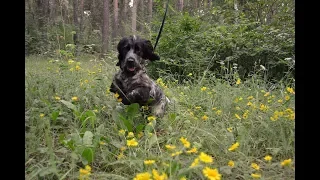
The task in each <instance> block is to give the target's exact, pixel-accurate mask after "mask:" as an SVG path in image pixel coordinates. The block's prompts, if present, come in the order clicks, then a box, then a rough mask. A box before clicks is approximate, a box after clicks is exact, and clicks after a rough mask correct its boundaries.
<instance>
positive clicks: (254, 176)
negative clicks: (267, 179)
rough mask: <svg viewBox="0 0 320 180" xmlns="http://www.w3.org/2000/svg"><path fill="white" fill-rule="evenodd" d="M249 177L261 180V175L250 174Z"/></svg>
mask: <svg viewBox="0 0 320 180" xmlns="http://www.w3.org/2000/svg"><path fill="white" fill-rule="evenodd" d="M251 177H253V178H261V174H258V173H252V174H251Z"/></svg>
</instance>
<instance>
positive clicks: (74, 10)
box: [73, 0, 79, 56]
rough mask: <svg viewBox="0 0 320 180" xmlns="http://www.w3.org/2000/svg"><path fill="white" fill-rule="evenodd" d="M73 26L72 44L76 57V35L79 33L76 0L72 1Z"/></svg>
mask: <svg viewBox="0 0 320 180" xmlns="http://www.w3.org/2000/svg"><path fill="white" fill-rule="evenodd" d="M73 24H74V27H75V29H74V31H75V33H74V34H73V43H74V45H75V56H78V47H77V46H78V42H79V40H78V33H79V21H78V0H73Z"/></svg>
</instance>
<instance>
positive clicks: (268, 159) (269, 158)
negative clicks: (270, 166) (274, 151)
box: [263, 155, 272, 162]
mask: <svg viewBox="0 0 320 180" xmlns="http://www.w3.org/2000/svg"><path fill="white" fill-rule="evenodd" d="M263 159H264V160H265V161H268V162H270V161H271V160H272V157H271V156H269V155H267V156H265V157H264V158H263Z"/></svg>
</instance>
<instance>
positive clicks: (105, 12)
mask: <svg viewBox="0 0 320 180" xmlns="http://www.w3.org/2000/svg"><path fill="white" fill-rule="evenodd" d="M102 24H103V25H102V54H104V53H106V52H107V51H108V45H109V39H108V32H109V0H104V1H103V23H102Z"/></svg>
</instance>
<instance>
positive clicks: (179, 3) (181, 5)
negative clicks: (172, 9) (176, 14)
mask: <svg viewBox="0 0 320 180" xmlns="http://www.w3.org/2000/svg"><path fill="white" fill-rule="evenodd" d="M178 9H179V11H183V0H178Z"/></svg>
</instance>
